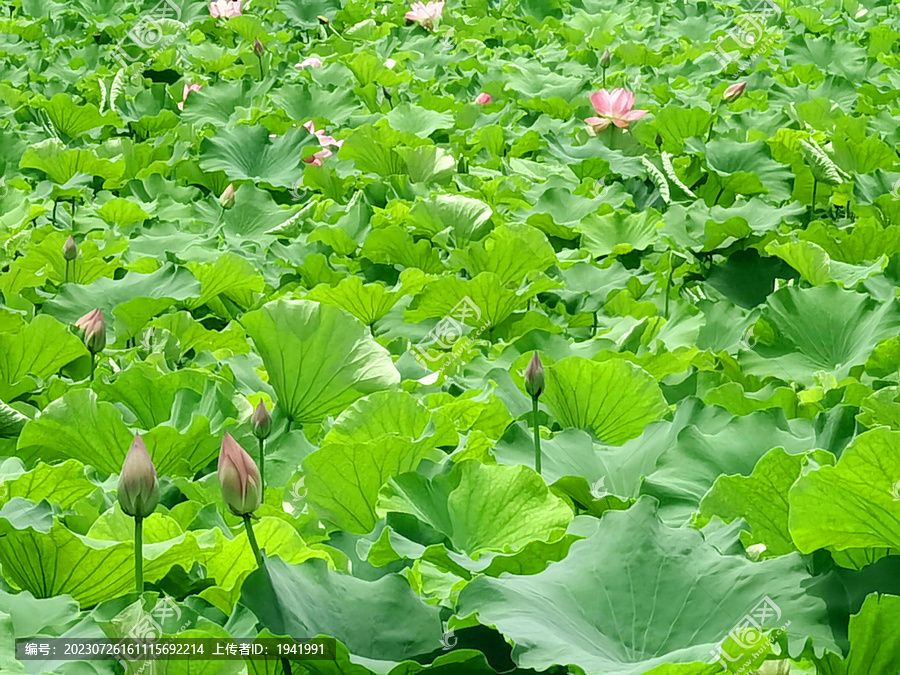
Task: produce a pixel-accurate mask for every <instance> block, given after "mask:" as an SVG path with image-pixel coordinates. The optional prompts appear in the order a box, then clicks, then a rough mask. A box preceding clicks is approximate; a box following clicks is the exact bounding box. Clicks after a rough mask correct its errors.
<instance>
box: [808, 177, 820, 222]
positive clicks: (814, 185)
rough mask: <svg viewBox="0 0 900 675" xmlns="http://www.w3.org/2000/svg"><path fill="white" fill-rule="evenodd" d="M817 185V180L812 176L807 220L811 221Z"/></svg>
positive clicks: (814, 208)
mask: <svg viewBox="0 0 900 675" xmlns="http://www.w3.org/2000/svg"><path fill="white" fill-rule="evenodd" d="M818 187H819V181H817V180H816V179H815V178H813V193H812V201H811V202H810V204H809V220H810V222H812V219H813V214H814V213H815V212H816V188H818Z"/></svg>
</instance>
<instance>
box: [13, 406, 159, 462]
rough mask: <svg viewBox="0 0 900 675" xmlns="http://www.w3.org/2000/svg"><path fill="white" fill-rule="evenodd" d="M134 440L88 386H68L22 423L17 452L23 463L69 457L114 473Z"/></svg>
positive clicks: (111, 408) (113, 411)
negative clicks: (70, 387)
mask: <svg viewBox="0 0 900 675" xmlns="http://www.w3.org/2000/svg"><path fill="white" fill-rule="evenodd" d="M133 439H134V434H132V433H131V432H130V431H129V430H128V427H127V426H126V425H125V422H124V421H123V420H122V413H120V412H119V411H118V410H116V408H115V406H114V405H113V404H112V403H107V402H104V401H98V399H97V395H96V394H95V393H94V392H93V391H91V390H89V389H70V390H69V391H67V392H66V393H65V394H64V395H63V396H61V397H60V398H58V399H56V400H55V401H53V402H52V403H50V404H49V405H48V406H47V407H46V408H44V410H43V411H42V412H41V414H40V416H38V417H37V419H34V420H32V421H30V422H28V424H26V425H25V428H24V429H23V430H22V433H21V434H20V435H19V442H18V446H17V447H16V454H17V455H18V456H19V457H21V458H22V460H23V461H24V462H25V464H26V466H27V465H31V464H33V463H35V462H36V461H37V460H43V461H49V462H52V461H58V460H66V459H70V458H71V459H77V460H78V461H79V462H82V463H84V464H90V465H91V466H93V467H95V468H96V469H98V470H99V471H102V472H104V473H111V474H117V473H119V471H121V470H122V462H123V461H124V459H125V455H126V454H127V453H128V448H129V447H130V446H131V442H132V440H133ZM157 468H159V467H157Z"/></svg>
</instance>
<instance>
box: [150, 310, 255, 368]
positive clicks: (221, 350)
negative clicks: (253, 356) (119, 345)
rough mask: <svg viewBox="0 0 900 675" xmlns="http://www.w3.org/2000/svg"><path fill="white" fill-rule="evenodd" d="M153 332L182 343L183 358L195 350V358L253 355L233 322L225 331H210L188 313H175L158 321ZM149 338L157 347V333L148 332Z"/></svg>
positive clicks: (245, 339) (237, 324)
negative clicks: (208, 354) (165, 333)
mask: <svg viewBox="0 0 900 675" xmlns="http://www.w3.org/2000/svg"><path fill="white" fill-rule="evenodd" d="M150 327H151V328H154V329H162V330H165V331H168V332H170V333H171V334H172V335H174V336H175V337H176V338H177V339H178V344H179V345H180V346H181V353H180V354H179V356H184V355H185V354H187V353H188V352H189V351H191V350H193V351H194V353H195V354H200V353H201V352H203V351H210V352H212V353H213V354H215V355H220V354H221V355H225V356H226V357H227V356H234V355H235V354H246V353H247V352H249V351H250V344H249V342H248V340H247V335H246V333H244V329H243V327H242V326H241V325H240V324H239V323H237V322H236V321H232V322H231V323H229V324H228V326H227V327H226V328H224V329H222V330H210V329H208V328H206V327H204V326H203V324H201V323H200V322H199V321H196V320H195V319H194V318H193V317H192V316H191V315H190V314H189V313H188V312H173V313H171V314H164V315H163V316H161V317H159V318H158V319H154V320H153V321H152V322H151V324H150ZM147 337H148V338H149V340H150V343H151V344H153V339H154V338H155V332H148V333H147Z"/></svg>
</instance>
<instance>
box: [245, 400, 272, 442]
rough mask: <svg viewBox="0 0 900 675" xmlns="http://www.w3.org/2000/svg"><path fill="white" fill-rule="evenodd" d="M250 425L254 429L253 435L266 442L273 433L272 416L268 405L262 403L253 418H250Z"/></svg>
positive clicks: (258, 405)
mask: <svg viewBox="0 0 900 675" xmlns="http://www.w3.org/2000/svg"><path fill="white" fill-rule="evenodd" d="M250 425H251V426H252V427H253V435H254V436H256V437H257V438H260V439H262V440H266V439H267V438H268V437H269V434H271V433H272V416H271V415H270V414H269V411H268V409H267V408H266V404H265V403H263V402H262V401H260V402H259V404H257V406H256V410H254V411H253V417H251V418H250Z"/></svg>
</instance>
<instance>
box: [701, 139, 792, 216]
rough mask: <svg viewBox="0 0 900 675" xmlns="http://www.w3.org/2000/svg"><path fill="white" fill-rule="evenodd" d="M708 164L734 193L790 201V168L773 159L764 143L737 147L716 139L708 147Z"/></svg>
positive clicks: (738, 145) (735, 144) (736, 144)
mask: <svg viewBox="0 0 900 675" xmlns="http://www.w3.org/2000/svg"><path fill="white" fill-rule="evenodd" d="M706 162H707V164H708V165H709V168H710V169H712V170H713V171H714V172H715V173H716V174H718V176H719V180H720V181H721V183H722V185H723V186H725V187H727V188H728V189H730V190H733V191H734V192H737V193H739V194H743V195H755V194H769V195H770V196H771V197H772V199H774V200H776V201H781V200H784V199H788V198H790V194H791V193H790V187H789V186H790V182H791V179H792V177H793V174H792V173H791V170H790V168H789V167H787V166H784V165H783V164H779V163H778V162H776V161H774V160H773V159H772V158H771V153H770V152H769V148H768V146H767V145H766V144H765V142H763V141H754V142H752V143H735V142H734V141H731V140H729V141H725V140H720V139H718V138H717V139H714V140H712V141H710V142H709V143H707V144H706Z"/></svg>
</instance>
